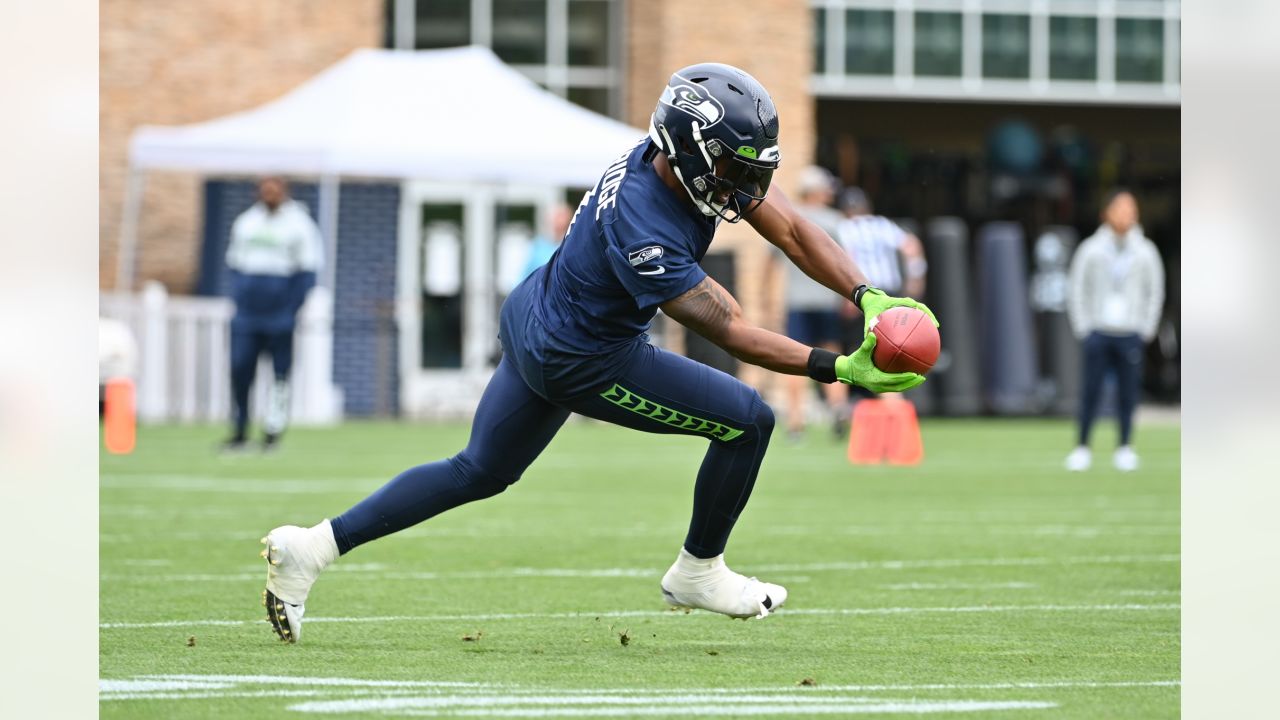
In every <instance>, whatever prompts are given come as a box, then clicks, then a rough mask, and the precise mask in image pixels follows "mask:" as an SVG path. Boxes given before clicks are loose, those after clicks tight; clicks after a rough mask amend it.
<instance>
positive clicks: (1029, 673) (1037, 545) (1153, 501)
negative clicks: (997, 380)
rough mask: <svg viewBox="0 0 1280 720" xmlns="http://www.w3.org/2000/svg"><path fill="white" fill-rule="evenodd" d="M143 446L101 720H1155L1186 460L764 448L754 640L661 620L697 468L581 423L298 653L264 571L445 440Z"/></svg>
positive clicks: (1015, 441)
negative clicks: (890, 459)
mask: <svg viewBox="0 0 1280 720" xmlns="http://www.w3.org/2000/svg"><path fill="white" fill-rule="evenodd" d="M222 433H223V429H222V428H220V427H219V428H213V427H204V428H144V429H142V430H141V431H140V433H139V442H138V450H137V452H136V453H135V454H134V455H132V456H128V457H114V456H105V455H104V456H103V458H102V462H101V496H100V503H101V530H100V532H101V538H100V542H101V545H100V547H101V570H100V571H101V585H100V598H99V608H100V610H99V612H100V622H101V623H102V624H101V630H100V638H99V640H100V675H101V678H102V683H101V694H100V697H101V704H100V707H101V714H102V716H103V717H106V718H126V717H128V718H135V717H141V718H201V717H219V718H276V719H280V718H290V717H297V718H305V717H308V716H311V717H335V718H337V717H379V718H385V717H421V716H481V717H488V716H505V717H619V716H648V717H652V716H664V717H698V716H709V715H723V716H746V715H755V716H760V717H809V716H812V717H838V716H842V715H859V716H861V715H864V714H866V715H871V716H889V715H901V714H917V713H938V714H941V715H943V716H948V715H952V714H955V715H960V716H963V717H1008V718H1046V719H1049V718H1052V719H1057V718H1101V717H1115V718H1138V717H1176V716H1177V714H1178V702H1179V677H1180V671H1179V627H1180V625H1179V569H1178V568H1179V566H1178V553H1179V500H1178V481H1179V477H1178V454H1179V438H1178V429H1177V428H1176V427H1173V426H1165V427H1158V426H1157V427H1143V428H1140V430H1139V450H1140V451H1141V452H1142V459H1143V462H1144V467H1143V469H1142V470H1141V471H1140V472H1138V473H1135V474H1133V475H1120V474H1117V473H1114V472H1113V471H1111V470H1110V467H1109V456H1110V447H1111V446H1110V442H1111V439H1112V436H1113V433H1112V429H1111V427H1110V426H1108V425H1104V426H1103V427H1101V428H1100V432H1099V433H1098V435H1099V438H1098V442H1097V443H1095V460H1096V461H1098V464H1099V465H1100V466H1102V467H1101V468H1099V469H1095V471H1094V472H1092V473H1089V474H1086V475H1068V474H1067V473H1065V472H1064V471H1062V470H1061V460H1062V457H1063V455H1064V453H1065V451H1066V450H1067V449H1068V448H1069V444H1070V438H1071V431H1070V428H1069V427H1068V425H1067V424H1066V423H1064V422H1058V421H1041V420H1021V421H982V420H977V421H975V420H963V421H930V422H928V423H927V424H926V425H925V443H926V448H927V458H926V461H925V463H924V464H923V465H922V466H920V467H918V468H911V469H907V468H887V467H884V468H854V467H852V466H850V465H848V464H847V463H846V462H845V460H844V448H843V447H842V446H841V445H839V444H837V443H836V442H835V441H834V440H832V439H829V438H828V437H827V436H826V434H823V433H817V432H814V433H812V434H811V436H810V437H809V438H808V439H807V440H806V441H805V442H803V443H801V444H798V445H794V444H788V443H787V441H786V439H785V438H784V437H783V436H782V433H778V434H776V435H775V438H774V444H773V447H772V448H771V449H770V452H769V455H768V456H767V458H766V460H765V464H764V469H763V470H762V472H761V476H760V480H759V482H758V483H757V485H756V489H755V494H754V496H753V497H752V500H751V503H750V505H749V506H748V507H747V510H746V512H745V513H744V515H743V517H742V519H741V521H740V522H739V524H738V529H737V530H736V532H735V534H734V537H733V539H732V541H731V542H730V544H729V549H728V554H727V559H728V561H729V563H730V565H731V566H732V567H733V568H734V569H736V570H739V571H741V572H744V573H747V574H754V575H758V576H760V577H761V578H762V579H767V580H770V581H773V582H779V583H782V584H785V585H787V586H788V588H789V590H790V593H791V597H790V600H789V601H788V604H787V607H786V608H784V609H783V610H782V611H780V612H779V613H777V614H775V615H773V616H771V617H769V618H767V619H765V620H763V621H755V620H753V621H747V622H743V621H735V620H730V619H728V618H725V617H722V616H718V615H711V614H708V613H702V612H694V613H692V614H684V613H677V612H668V611H666V610H664V607H665V606H664V603H663V602H662V599H661V597H660V594H659V590H658V579H659V578H660V577H661V574H662V573H663V572H664V571H665V570H666V568H667V566H668V565H670V563H671V561H672V560H673V559H674V557H675V554H676V551H677V549H678V547H679V544H680V541H681V540H682V539H683V537H684V526H685V523H686V521H687V513H688V511H689V506H690V497H691V486H692V478H693V474H694V472H695V470H696V467H697V464H698V460H699V458H700V457H701V454H702V451H703V448H704V447H705V444H706V441H704V440H698V439H693V438H679V437H669V436H661V437H660V436H651V435H644V434H641V433H636V432H632V431H627V430H622V429H618V428H614V427H610V426H605V425H600V424H595V423H591V422H586V421H584V422H577V421H572V422H570V423H569V424H568V425H566V426H565V428H564V430H562V431H561V433H560V435H559V436H558V437H557V438H556V440H555V441H554V442H553V443H552V444H551V447H550V448H549V450H548V451H547V452H546V453H545V454H544V455H543V456H542V457H541V458H540V459H539V460H538V462H536V463H535V464H534V466H533V467H532V468H531V469H530V470H529V472H528V473H526V475H525V477H524V479H522V480H521V481H520V482H519V483H517V484H516V485H515V486H514V487H512V488H511V489H510V490H508V491H507V492H506V493H504V494H502V495H499V496H498V497H496V498H493V499H490V500H486V501H482V502H480V503H477V504H473V505H469V506H464V507H462V508H459V509H457V510H455V511H453V512H451V513H448V514H446V515H444V516H441V517H438V518H436V519H434V520H432V521H429V522H427V523H425V524H423V525H420V526H418V527H416V528H413V529H410V530H408V531H406V532H404V533H401V534H399V535H396V536H392V537H390V538H386V539H384V540H381V541H379V542H375V543H372V544H370V545H367V546H364V547H361V548H359V549H357V550H355V551H354V552H352V553H351V554H350V555H348V556H346V557H344V558H342V559H341V560H339V562H338V563H337V564H336V565H334V566H333V567H332V568H331V569H330V570H329V571H327V573H326V574H325V575H324V576H323V577H322V578H321V580H320V582H319V583H317V585H316V586H315V588H314V589H313V590H312V593H311V598H310V600H309V601H308V603H307V616H308V617H307V623H306V625H305V627H304V635H303V642H302V643H301V644H298V645H285V644H281V643H280V642H278V641H277V640H276V639H275V636H274V635H273V634H272V632H271V631H270V628H269V627H268V625H267V624H266V623H265V622H264V621H263V618H264V617H265V611H264V610H263V609H262V608H261V607H260V606H259V593H260V591H261V589H262V580H263V579H264V577H265V570H264V565H263V561H262V560H261V559H259V558H258V552H259V550H260V549H261V546H260V545H259V544H258V539H259V537H261V536H262V535H263V534H264V532H265V531H266V530H268V529H270V528H271V527H273V526H275V525H280V524H285V523H295V524H311V523H314V522H316V521H318V520H319V519H321V518H322V517H325V516H333V515H336V514H338V513H340V512H342V511H343V510H345V509H346V508H347V507H348V506H350V505H351V504H352V503H354V502H355V501H357V500H359V499H361V498H362V497H364V496H365V494H367V493H368V492H369V491H371V490H373V489H374V488H376V487H378V486H379V485H380V484H381V483H382V482H384V481H385V480H386V479H387V478H389V477H391V476H392V475H394V474H395V473H396V472H398V471H399V470H401V469H403V468H405V467H408V466H410V465H413V464H416V463H419V462H424V461H428V460H434V459H437V458H439V457H443V456H445V455H448V454H451V453H452V452H454V451H456V450H457V449H458V448H459V447H461V445H462V444H463V443H464V441H465V437H466V428H465V426H463V425H457V424H455V425H411V424H392V423H367V424H365V423H352V424H347V425H345V426H343V427H341V428H337V429H332V430H296V431H293V432H292V433H291V435H290V436H289V437H288V438H287V439H286V442H285V444H284V447H283V448H282V449H281V451H280V452H279V453H278V454H276V455H273V456H267V457H261V456H248V457H236V458H222V457H218V456H217V455H216V454H215V453H214V447H215V445H216V443H217V441H218V440H219V439H220V438H221V436H222Z"/></svg>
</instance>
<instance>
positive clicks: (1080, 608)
mask: <svg viewBox="0 0 1280 720" xmlns="http://www.w3.org/2000/svg"><path fill="white" fill-rule="evenodd" d="M1181 607H1182V606H1181V605H1179V604H1177V603H1161V604H1154V605H1139V604H1113V605H972V606H960V607H880V608H796V609H794V610H788V609H786V608H784V609H782V610H779V611H778V612H779V614H780V615H820V616H838V615H852V616H858V615H870V616H876V615H911V614H927V615H933V614H948V613H1018V612H1028V613H1036V612H1153V611H1165V610H1178V609H1181ZM683 615H684V613H682V612H673V611H670V610H615V611H600V612H563V613H469V614H459V615H379V616H367V617H308V618H307V622H308V623H392V622H460V621H469V622H488V621H495V620H586V619H598V618H626V617H679V616H683ZM259 623H260V621H250V620H165V621H159V622H141V623H131V622H105V623H99V624H98V627H99V628H100V629H103V630H123V629H142V628H165V627H195V626H239V625H251V624H259Z"/></svg>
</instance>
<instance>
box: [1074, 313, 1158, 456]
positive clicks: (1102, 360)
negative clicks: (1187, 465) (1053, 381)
mask: <svg viewBox="0 0 1280 720" xmlns="http://www.w3.org/2000/svg"><path fill="white" fill-rule="evenodd" d="M1144 349H1145V348H1144V343H1143V342H1142V338H1141V337H1140V336H1138V335H1136V334H1134V335H1106V334H1103V333H1100V332H1093V333H1089V336H1088V337H1086V338H1085V340H1084V385H1083V387H1082V389H1081V393H1080V417H1079V429H1080V434H1079V438H1078V440H1079V443H1080V444H1081V445H1088V444H1089V431H1090V430H1091V429H1092V428H1093V421H1094V419H1095V418H1096V417H1097V414H1098V402H1099V400H1100V399H1101V397H1102V385H1103V381H1105V380H1106V378H1107V375H1109V374H1114V376H1115V379H1116V420H1118V421H1119V423H1120V444H1121V445H1128V444H1129V439H1130V437H1131V436H1132V434H1133V411H1134V410H1135V409H1136V408H1137V406H1138V392H1139V389H1140V388H1139V385H1140V383H1141V382H1142V354H1143V351H1144Z"/></svg>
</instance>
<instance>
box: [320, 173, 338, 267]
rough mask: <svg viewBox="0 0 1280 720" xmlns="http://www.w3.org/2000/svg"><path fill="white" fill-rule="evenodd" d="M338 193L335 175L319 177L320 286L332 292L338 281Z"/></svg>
mask: <svg viewBox="0 0 1280 720" xmlns="http://www.w3.org/2000/svg"><path fill="white" fill-rule="evenodd" d="M338 192H339V178H338V176H337V175H322V176H320V202H319V206H320V207H319V208H318V210H319V214H320V218H319V221H320V222H319V225H320V235H321V237H323V238H324V273H323V277H321V278H320V284H321V285H323V286H325V287H327V288H329V290H333V289H334V288H335V287H336V285H337V279H338Z"/></svg>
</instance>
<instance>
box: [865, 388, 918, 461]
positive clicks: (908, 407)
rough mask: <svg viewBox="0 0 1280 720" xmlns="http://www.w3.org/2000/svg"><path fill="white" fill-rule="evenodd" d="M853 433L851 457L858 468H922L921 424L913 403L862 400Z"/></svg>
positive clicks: (905, 401)
mask: <svg viewBox="0 0 1280 720" xmlns="http://www.w3.org/2000/svg"><path fill="white" fill-rule="evenodd" d="M849 430H850V432H849V451H848V457H849V462H851V463H853V464H854V465H878V464H880V463H882V462H888V463H889V464H891V465H918V464H919V463H920V461H921V460H923V459H924V443H923V441H922V440H921V438H920V422H919V420H918V418H917V417H916V406H915V405H914V404H912V402H911V401H910V400H904V399H901V398H892V399H889V398H875V399H867V400H859V401H858V403H857V404H856V405H854V406H853V418H852V419H851V420H850V422H849Z"/></svg>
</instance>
